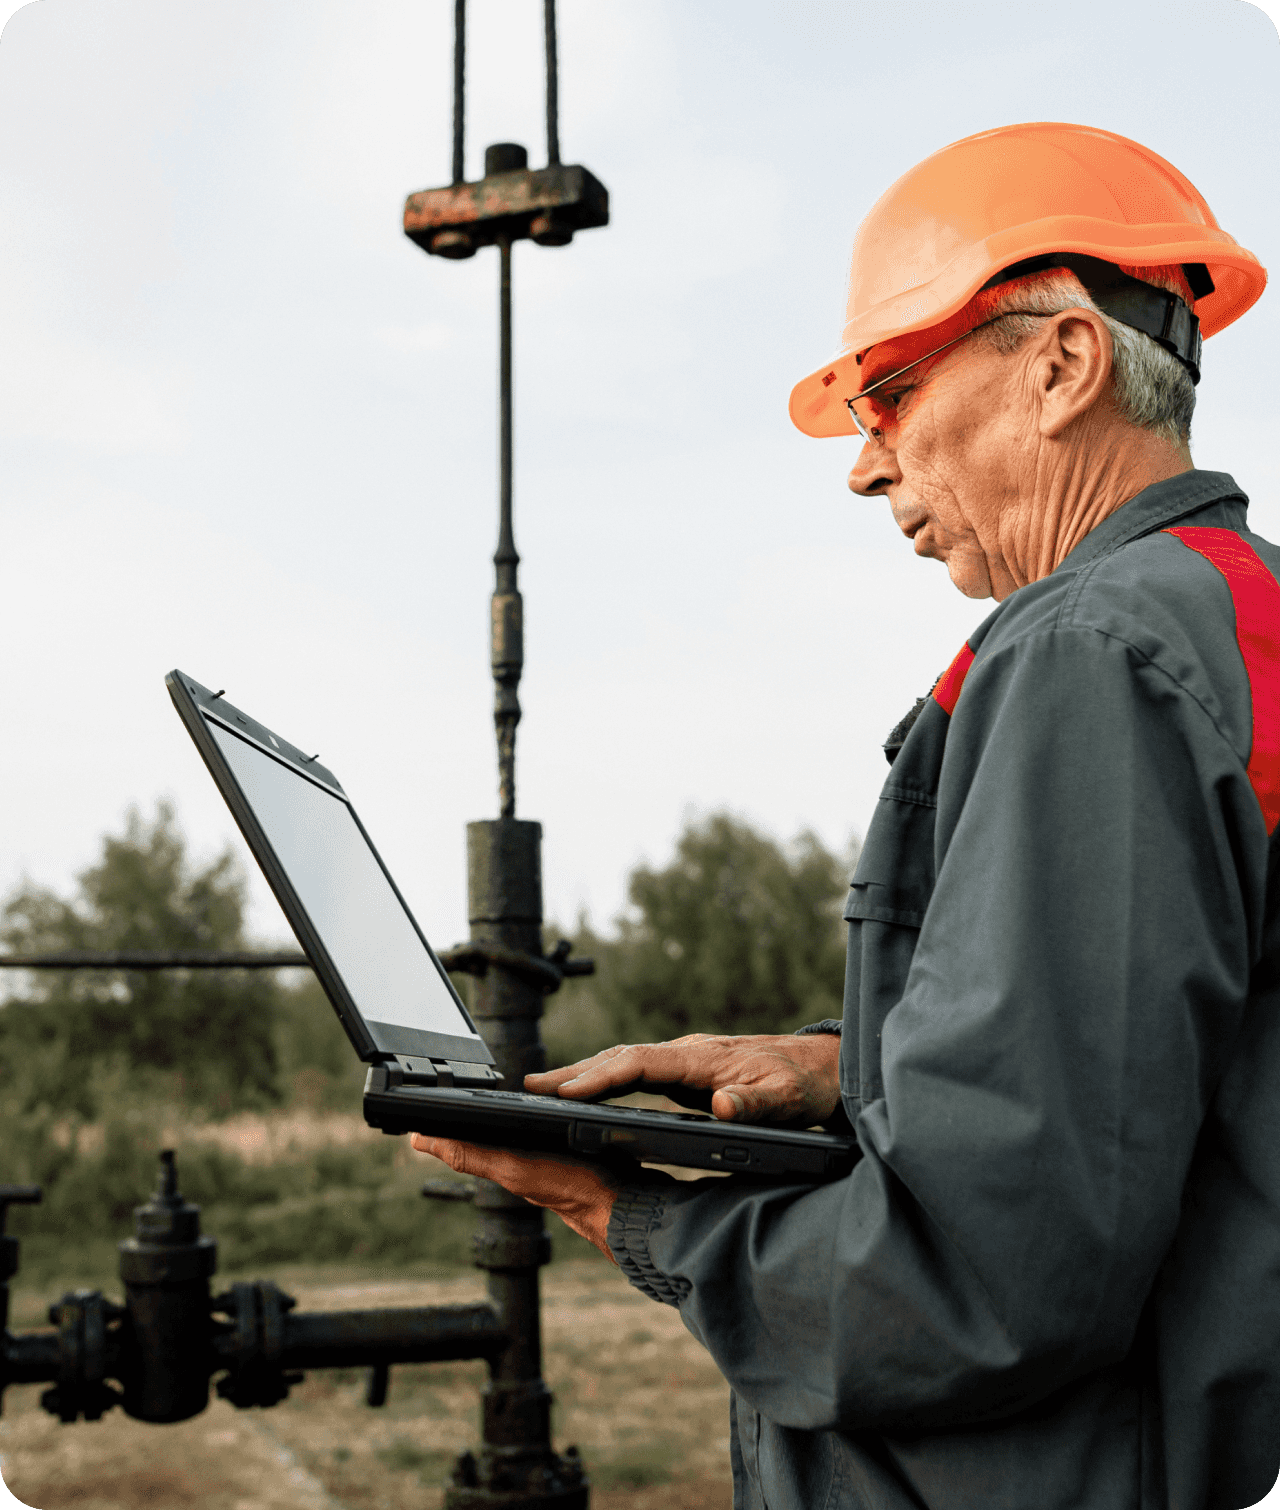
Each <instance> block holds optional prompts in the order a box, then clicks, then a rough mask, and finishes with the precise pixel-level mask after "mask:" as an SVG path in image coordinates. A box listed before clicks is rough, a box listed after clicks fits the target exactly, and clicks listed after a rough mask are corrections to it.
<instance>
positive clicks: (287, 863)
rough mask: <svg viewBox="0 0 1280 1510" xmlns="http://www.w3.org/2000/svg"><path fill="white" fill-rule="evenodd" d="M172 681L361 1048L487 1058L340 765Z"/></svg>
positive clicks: (465, 1060)
mask: <svg viewBox="0 0 1280 1510" xmlns="http://www.w3.org/2000/svg"><path fill="white" fill-rule="evenodd" d="M165 685H166V686H167V687H168V689H169V695H170V697H172V699H173V703H174V706H175V708H176V709H177V711H178V714H179V716H180V717H181V719H182V721H183V723H184V724H185V725H186V728H187V732H188V733H189V734H190V735H191V737H192V739H193V740H194V741H195V745H196V748H197V749H198V750H199V751H200V754H201V756H202V757H203V758H204V762H205V765H206V766H208V768H209V773H210V775H212V777H213V779H214V781H215V783H216V784H217V787H218V790H219V791H220V792H221V793H222V795H223V797H224V799H225V800H226V803H227V806H228V807H229V808H230V809H231V813H232V816H233V817H234V818H235V820H236V823H237V825H238V826H239V829H240V832H241V833H242V834H243V835H244V837H245V841H246V842H247V844H248V845H249V848H250V849H251V850H252V851H253V856H254V858H255V859H256V860H257V862H258V864H259V865H260V866H261V867H262V872H263V874H264V875H265V876H266V878H267V882H268V884H269V885H270V887H271V889H272V891H273V892H274V893H275V895H276V899H277V901H278V902H279V903H280V906H281V908H282V910H283V912H284V915H285V917H286V918H287V919H288V920H289V925H290V927H291V928H292V929H293V931H294V933H295V934H296V935H297V937H298V942H299V943H300V944H301V945H302V947H303V949H304V950H305V951H306V954H307V958H308V959H309V960H310V961H311V963H312V966H313V967H314V969H315V972H316V976H317V978H318V979H319V981H320V984H321V985H322V986H323V988H324V991H325V994H326V995H327V996H328V998H329V1000H330V1001H331V1002H332V1003H333V1006H334V1009H335V1011H336V1012H337V1014H338V1017H339V1019H340V1020H341V1022H342V1025H343V1027H344V1028H345V1029H346V1032H347V1036H348V1037H349V1038H350V1039H351V1042H352V1044H353V1045H354V1047H355V1049H356V1052H357V1053H358V1054H359V1055H360V1057H361V1059H363V1060H365V1061H366V1062H370V1063H373V1062H377V1061H378V1060H381V1059H386V1058H390V1057H392V1056H397V1055H398V1056H402V1057H403V1056H412V1057H417V1058H422V1059H428V1058H429V1059H436V1060H453V1061H457V1062H458V1063H460V1064H471V1065H479V1064H483V1065H492V1064H493V1056H492V1055H491V1054H490V1053H489V1050H488V1048H487V1047H486V1045H485V1043H484V1040H483V1039H482V1038H481V1037H480V1035H479V1033H478V1032H477V1031H476V1028H475V1024H474V1023H473V1022H472V1020H471V1018H470V1016H469V1015H468V1013H467V1009H466V1007H465V1006H463V1004H462V1001H461V998H460V997H459V996H458V993H457V992H456V991H455V990H454V988H453V984H452V982H451V981H450V980H449V977H448V975H447V973H446V972H445V970H444V968H443V967H442V966H441V964H440V961H439V960H438V959H437V958H436V956H435V953H434V951H433V950H432V948H431V946H430V944H428V943H427V940H426V937H425V935H424V934H423V932H422V930H421V929H420V928H419V927H418V924H417V922H416V921H415V919H414V917H413V914H412V913H411V912H410V911H409V907H408V904H407V903H406V902H405V900H404V898H403V897H402V896H401V895H400V892H399V890H398V888H397V887H396V884H395V882H394V881H393V880H392V879H391V876H390V873H389V872H388V870H387V868H386V866H385V865H384V864H383V863H382V859H381V857H380V856H379V854H378V852H377V850H376V849H375V848H374V847H373V841H372V840H371V839H370V838H369V835H368V834H367V833H366V832H365V829H364V825H363V824H362V823H361V822H360V819H359V818H358V817H357V816H356V812H355V809H354V808H353V807H352V805H351V802H350V799H349V798H348V797H347V795H346V793H345V792H344V791H343V790H342V788H341V786H340V785H339V784H338V780H337V778H336V777H335V776H334V774H333V772H332V771H329V770H327V769H326V768H325V767H324V766H322V765H320V764H319V762H318V760H317V759H316V757H314V756H306V755H304V754H303V753H302V751H301V750H299V749H298V748H297V746H296V745H292V744H290V743H289V742H288V741H287V740H285V739H282V738H281V737H280V736H279V735H277V734H274V733H273V732H272V731H271V730H270V729H268V728H267V727H266V726H265V725H264V724H260V723H258V722H257V721H256V720H255V719H252V718H250V717H249V716H248V715H247V714H245V713H242V712H241V711H240V709H238V708H235V707H233V706H232V705H231V704H230V703H228V702H227V701H226V699H225V698H223V697H222V696H221V695H220V694H215V693H212V692H210V691H209V689H208V688H207V687H202V686H201V685H200V683H199V682H197V681H196V680H195V679H194V678H193V677H189V676H187V675H186V674H185V673H184V672H181V671H171V672H170V673H169V675H168V676H167V677H166V678H165Z"/></svg>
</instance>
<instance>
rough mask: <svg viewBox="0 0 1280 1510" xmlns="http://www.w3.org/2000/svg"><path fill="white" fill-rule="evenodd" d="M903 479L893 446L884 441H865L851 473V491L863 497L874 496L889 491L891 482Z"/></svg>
mask: <svg viewBox="0 0 1280 1510" xmlns="http://www.w3.org/2000/svg"><path fill="white" fill-rule="evenodd" d="M901 481H902V473H901V472H900V471H899V470H898V458H897V456H896V454H895V453H894V450H893V448H892V447H891V446H886V445H885V444H884V443H883V442H882V441H871V440H869V441H865V442H864V443H863V447H862V450H861V451H859V452H858V459H857V461H856V462H854V464H853V471H852V472H850V473H849V491H850V492H851V493H859V494H861V496H862V497H863V498H874V497H876V496H877V495H879V494H882V493H885V492H887V491H888V489H889V486H890V484H892V483H895V482H901Z"/></svg>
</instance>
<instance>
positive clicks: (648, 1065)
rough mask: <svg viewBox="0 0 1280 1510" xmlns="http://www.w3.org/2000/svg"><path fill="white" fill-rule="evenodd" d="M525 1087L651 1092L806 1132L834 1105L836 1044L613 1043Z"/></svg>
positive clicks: (816, 1039) (572, 1094)
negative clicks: (587, 1057) (804, 1129)
mask: <svg viewBox="0 0 1280 1510" xmlns="http://www.w3.org/2000/svg"><path fill="white" fill-rule="evenodd" d="M524 1083H525V1089H526V1090H530V1091H534V1092H536V1093H537V1094H539V1095H556V1094H559V1095H561V1096H564V1097H567V1098H569V1099H571V1100H575V1101H601V1100H604V1099H605V1098H607V1097H611V1096H623V1095H626V1094H627V1093H628V1092H630V1091H652V1092H656V1093H658V1094H659V1095H663V1096H669V1097H670V1098H671V1099H672V1100H673V1101H677V1102H679V1104H680V1105H681V1106H688V1107H693V1108H694V1109H695V1110H697V1111H710V1112H711V1113H712V1114H713V1115H714V1116H716V1117H719V1118H720V1120H721V1121H723V1122H773V1123H784V1124H786V1125H788V1126H791V1127H812V1126H813V1125H814V1124H815V1123H818V1122H825V1121H826V1120H827V1118H828V1117H830V1116H831V1115H832V1113H833V1112H834V1111H835V1109H836V1107H837V1106H838V1105H839V1103H840V1040H839V1038H837V1037H836V1036H835V1035H834V1034H832V1033H806V1034H805V1035H804V1036H803V1037H800V1038H796V1037H794V1036H793V1035H792V1034H789V1033H788V1034H782V1033H779V1034H758V1035H754V1036H751V1037H742V1038H718V1037H713V1036H712V1035H710V1034H708V1033H692V1034H690V1036H689V1037H688V1038H676V1039H673V1040H672V1042H670V1043H639V1044H619V1045H618V1047H617V1048H612V1049H605V1050H604V1052H603V1053H600V1054H597V1055H596V1056H595V1057H594V1058H593V1059H584V1060H582V1061H581V1062H580V1063H578V1064H571V1065H567V1066H566V1067H565V1068H564V1069H560V1070H549V1071H548V1072H547V1073H546V1074H542V1075H526V1076H525V1081H524Z"/></svg>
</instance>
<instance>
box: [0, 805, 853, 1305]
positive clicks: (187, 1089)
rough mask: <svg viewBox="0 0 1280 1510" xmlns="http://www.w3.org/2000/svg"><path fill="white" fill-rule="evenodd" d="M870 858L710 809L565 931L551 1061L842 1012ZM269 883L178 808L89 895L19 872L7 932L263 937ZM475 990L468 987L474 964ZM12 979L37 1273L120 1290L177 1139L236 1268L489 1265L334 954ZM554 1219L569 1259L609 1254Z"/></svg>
mask: <svg viewBox="0 0 1280 1510" xmlns="http://www.w3.org/2000/svg"><path fill="white" fill-rule="evenodd" d="M855 858H856V846H853V847H852V851H851V852H850V853H848V854H846V855H844V856H840V857H837V856H835V855H832V854H831V853H830V852H828V851H827V850H826V849H824V848H823V846H822V845H821V844H820V842H819V841H818V840H817V839H816V838H815V837H814V836H813V835H812V834H808V833H805V834H801V835H800V836H799V837H798V838H796V839H795V840H794V841H792V842H791V843H789V844H779V843H778V842H776V841H775V840H773V839H771V838H769V837H767V836H765V835H763V834H760V833H758V832H756V831H755V830H754V829H752V828H751V827H750V826H749V825H748V824H746V823H744V822H742V821H741V820H739V819H736V818H733V817H731V816H729V815H727V814H723V813H718V814H712V815H710V816H709V817H705V818H703V819H701V820H697V821H691V822H689V823H688V824H687V825H686V827H685V829H684V831H683V833H682V834H681V835H680V838H679V840H678V843H677V846H676V852H675V855H674V856H673V857H672V859H671V861H670V862H669V863H668V864H667V865H666V866H665V867H662V868H660V869H659V868H654V867H652V866H649V865H641V866H639V867H637V868H636V869H635V870H634V871H633V873H632V875H631V879H630V887H629V896H630V907H629V909H628V910H627V912H626V913H625V914H624V915H623V916H622V917H620V918H618V919H617V920H615V927H614V931H613V932H612V933H611V934H608V935H605V934H603V933H598V932H596V931H595V930H594V929H593V927H592V926H591V923H590V921H589V919H587V918H585V917H583V918H580V919H579V920H578V923H577V926H576V927H575V928H574V929H572V930H571V931H570V930H561V929H557V928H555V927H549V928H548V930H547V947H548V948H550V947H551V945H552V944H553V943H554V942H555V940H556V939H558V938H560V937H568V938H570V939H571V940H572V942H573V944H574V952H575V953H579V954H586V955H590V956H591V957H592V958H594V959H595V960H596V964H597V973H596V974H595V975H594V976H591V977H585V978H579V979H573V980H570V981H568V982H566V983H565V985H564V986H563V987H562V988H561V990H560V991H559V992H558V993H556V994H555V995H553V996H551V997H550V998H548V1002H547V1012H546V1015H545V1018H544V1022H543V1032H544V1038H545V1040H546V1043H547V1052H548V1062H549V1063H550V1064H552V1065H554V1064H564V1063H571V1062H573V1061H574V1060H576V1059H579V1058H583V1057H586V1056H587V1055H590V1054H593V1053H595V1052H597V1051H598V1050H599V1049H602V1048H605V1047H607V1046H608V1045H610V1044H613V1043H617V1042H623V1041H637V1040H644V1039H660V1038H668V1037H676V1036H679V1035H680V1034H683V1033H694V1032H711V1033H756V1032H777V1031H784V1032H785V1031H787V1030H789V1029H791V1028H794V1027H797V1026H799V1025H800V1024H801V1023H803V1022H811V1021H815V1020H817V1019H819V1018H822V1017H831V1016H838V1015H839V1011H840V1000H841V991H842V979H843V970H844V925H843V924H842V922H841V921H840V908H841V904H842V901H843V898H844V895H845V891H846V888H847V886H848V878H849V875H850V874H851V870H852V865H853V863H854V860H855ZM245 902H246V888H245V878H244V874H243V872H242V871H241V869H240V868H239V865H238V863H237V862H236V859H235V857H234V856H233V854H232V853H231V852H230V851H226V852H224V853H223V854H221V855H218V856H217V857H215V858H214V859H213V860H212V861H210V862H209V863H207V864H204V865H195V864H193V863H192V861H191V859H190V857H189V856H188V854H187V851H186V845H185V842H184V839H183V835H182V832H181V829H180V827H179V825H178V821H177V817H176V815H175V813H174V810H173V808H172V807H171V806H169V805H168V804H165V803H161V804H159V806H158V807H157V809H156V812H155V815H154V816H153V817H152V818H151V819H149V820H147V819H144V818H143V817H142V815H141V814H140V813H138V812H137V811H136V810H133V811H131V812H130V813H129V815H128V818H127V820H126V823H125V827H124V831H123V832H122V833H120V834H109V835H107V836H106V837H105V838H104V839H103V841H102V849H101V854H100V858H99V859H98V861H97V863H96V864H94V865H92V866H91V867H90V868H89V869H87V870H85V871H84V872H83V873H82V874H81V876H80V877H79V878H78V885H77V888H76V891H75V893H74V894H73V895H72V896H69V897H62V896H59V895H57V894H56V893H54V892H53V891H51V890H49V889H48V888H45V887H41V886H38V885H36V884H34V883H31V882H26V883H24V884H23V885H22V886H20V887H19V888H18V889H17V890H16V891H15V892H14V893H13V894H12V895H11V896H10V897H9V898H8V899H7V901H6V902H5V904H4V907H3V909H0V947H2V948H3V951H4V952H6V953H13V954H17V953H29V952H35V951H54V950H61V949H90V950H111V949H180V948H199V949H227V950H232V949H246V948H253V947H262V946H261V945H255V941H253V940H251V939H248V938H247V937H246V935H245ZM440 942H441V943H446V942H452V940H447V941H445V940H442V941H440ZM455 984H456V985H457V986H458V988H459V990H460V991H461V992H462V994H463V996H464V998H465V997H466V995H467V992H468V989H469V986H470V982H469V981H468V980H466V978H465V977H460V978H455ZM0 992H4V993H5V994H4V995H3V996H2V997H0V1181H28V1180H30V1181H35V1182H38V1183H39V1184H41V1185H42V1186H43V1187H44V1189H45V1199H44V1203H43V1204H42V1205H41V1206H39V1207H32V1208H16V1209H15V1210H14V1211H13V1212H12V1214H11V1217H10V1224H11V1230H12V1231H13V1232H14V1233H15V1235H17V1236H20V1237H21V1238H22V1239H23V1262H22V1276H21V1278H22V1281H23V1282H24V1283H26V1284H38V1283H41V1282H43V1281H45V1280H47V1279H49V1278H51V1277H53V1276H61V1275H71V1274H74V1276H75V1277H76V1278H77V1280H78V1282H79V1283H85V1282H88V1281H89V1280H93V1281H94V1282H96V1283H109V1281H110V1278H111V1275H112V1272H113V1270H114V1267H115V1247H114V1245H115V1242H116V1241H117V1240H118V1239H119V1238H120V1237H123V1236H126V1235H128V1233H129V1232H130V1230H131V1222H132V1212H133V1208H134V1206H136V1205H137V1204H139V1202H140V1201H141V1200H142V1199H143V1198H144V1197H145V1194H146V1193H147V1192H148V1191H149V1190H150V1189H151V1188H152V1186H153V1185H154V1182H155V1169H156V1163H155V1160H156V1154H157V1152H158V1150H159V1149H160V1148H161V1147H162V1146H170V1145H176V1146H177V1147H178V1149H179V1151H180V1152H179V1173H180V1180H181V1184H182V1186H183V1189H184V1192H185V1193H186V1194H187V1196H188V1199H191V1200H195V1201H197V1202H199V1203H200V1205H201V1206H202V1207H203V1208H204V1225H205V1230H206V1231H209V1232H211V1233H213V1234H214V1235H215V1236H216V1237H217V1238H218V1240H219V1251H220V1265H219V1267H220V1268H221V1269H222V1270H223V1271H224V1272H225V1271H233V1272H234V1271H237V1270H243V1269H245V1268H247V1267H250V1266H254V1265H264V1264H278V1263H287V1262H291V1261H303V1260H305V1261H307V1262H310V1263H323V1262H328V1261H333V1262H347V1261H353V1260H354V1261H358V1262H370V1263H378V1264H380V1265H390V1264H395V1265H406V1264H416V1265H421V1264H424V1263H425V1264H427V1265H428V1266H437V1267H438V1266H445V1267H450V1266H453V1265H457V1264H463V1263H466V1262H468V1260H469V1241H468V1239H469V1233H470V1229H471V1226H472V1224H473V1218H472V1215H471V1212H470V1210H469V1208H468V1207H466V1206H465V1205H460V1204H454V1203H447V1204H441V1203H438V1202H435V1203H432V1205H431V1207H430V1208H424V1203H423V1202H422V1201H421V1200H419V1199H418V1196H417V1192H418V1188H419V1186H420V1184H421V1179H422V1174H423V1168H422V1165H421V1161H419V1160H417V1159H416V1158H415V1157H414V1156H413V1155H412V1153H411V1152H410V1150H409V1149H408V1148H407V1144H406V1141H405V1140H404V1139H395V1138H386V1137H383V1136H382V1135H380V1134H377V1133H374V1132H372V1131H371V1130H369V1129H366V1128H365V1127H364V1126H363V1122H362V1120H361V1117H360V1091H361V1087H362V1084H363V1079H364V1067H363V1066H362V1065H361V1064H360V1063H359V1062H358V1061H357V1060H356V1058H355V1056H354V1054H353V1053H352V1050H351V1048H350V1046H349V1044H348V1042H347V1039H346V1037H345V1035H344V1033H343V1031H342V1029H341V1027H340V1026H339V1024H338V1021H337V1018H336V1017H335V1015H334V1013H333V1011H332V1009H331V1008H330V1007H329V1005H328V1002H327V1001H326V999H325V997H324V995H323V992H322V991H321V989H320V987H319V985H318V984H317V982H316V981H315V979H314V977H313V976H312V975H311V974H310V972H308V971H304V970H295V971H250V970H193V971H155V972H151V971H122V970H113V971H105V970H104V971H94V970H75V971H65V972H64V971H30V972H21V971H10V970H6V971H4V972H3V973H2V974H0ZM271 1129H274V1130H275V1131H274V1133H272V1134H270V1135H269V1133H270V1130H271ZM553 1226H555V1227H557V1228H558V1227H559V1224H558V1223H553ZM554 1237H555V1244H556V1250H557V1251H558V1252H569V1251H573V1252H579V1251H580V1250H584V1251H594V1250H587V1249H586V1245H585V1244H583V1243H582V1242H581V1240H580V1239H577V1238H575V1237H574V1235H573V1234H572V1233H569V1232H568V1231H567V1230H564V1231H557V1232H556V1233H555V1234H554Z"/></svg>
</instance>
